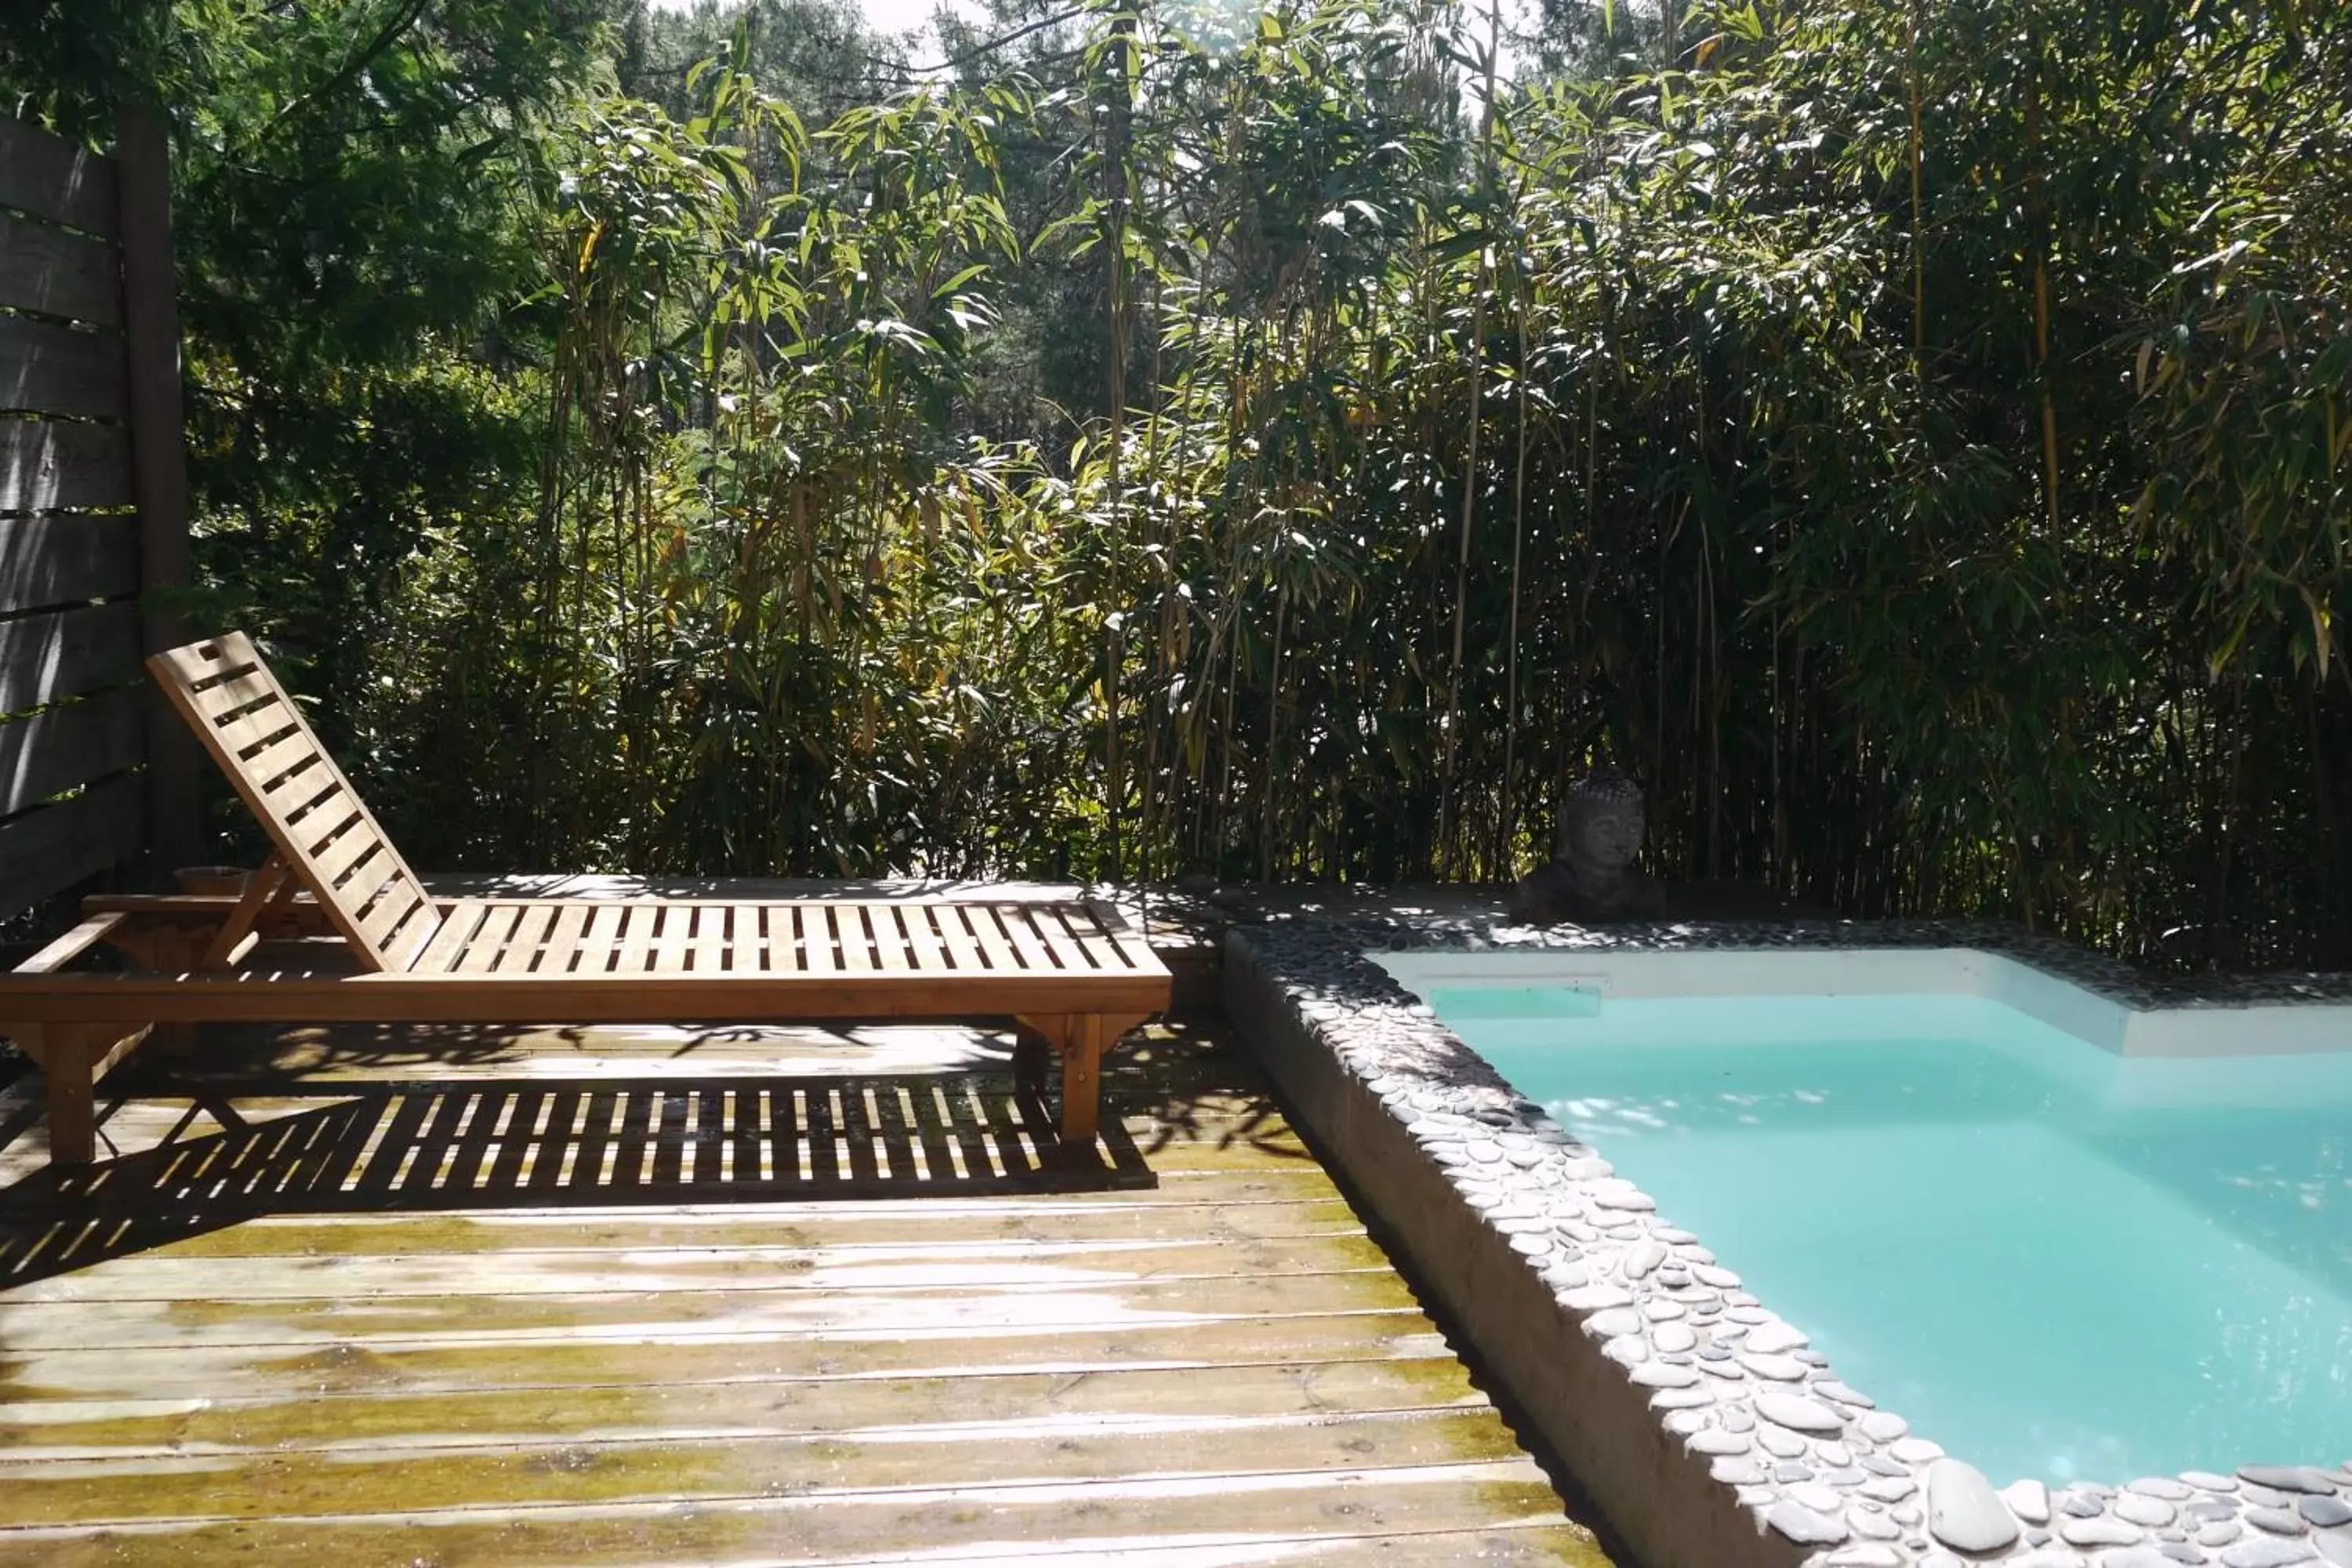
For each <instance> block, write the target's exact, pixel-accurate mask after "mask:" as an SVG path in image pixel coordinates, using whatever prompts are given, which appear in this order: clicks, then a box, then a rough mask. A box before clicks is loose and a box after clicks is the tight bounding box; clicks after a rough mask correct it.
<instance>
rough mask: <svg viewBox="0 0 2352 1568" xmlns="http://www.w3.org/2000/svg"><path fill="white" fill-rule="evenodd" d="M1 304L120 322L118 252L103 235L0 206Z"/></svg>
mask: <svg viewBox="0 0 2352 1568" xmlns="http://www.w3.org/2000/svg"><path fill="white" fill-rule="evenodd" d="M0 305H5V306H8V307H9V308H11V309H13V310H32V311H35V312H37V313H38V314H40V315H44V316H66V317H70V318H71V319H72V320H74V321H89V322H93V323H95V324H97V325H99V326H101V327H120V326H121V324H122V260H121V254H120V253H119V252H118V251H117V250H116V249H115V247H113V246H111V245H110V244H108V243H107V242H106V241H105V240H102V239H96V238H93V237H90V236H89V235H82V234H74V233H72V232H70V231H68V230H66V229H62V228H58V226H55V225H53V224H47V223H34V222H29V221H27V220H26V219H24V218H20V217H12V216H9V215H8V214H6V213H5V212H0Z"/></svg>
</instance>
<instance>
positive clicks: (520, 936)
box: [490, 904, 562, 974]
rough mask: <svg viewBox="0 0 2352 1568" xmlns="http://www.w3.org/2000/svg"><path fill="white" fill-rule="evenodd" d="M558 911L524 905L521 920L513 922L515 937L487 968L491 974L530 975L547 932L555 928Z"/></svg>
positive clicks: (543, 906) (550, 905)
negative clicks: (495, 961) (496, 960)
mask: <svg viewBox="0 0 2352 1568" xmlns="http://www.w3.org/2000/svg"><path fill="white" fill-rule="evenodd" d="M561 912H562V911H560V910H557V909H556V907H555V906H554V905H552V904H527V905H525V906H524V907H523V910H522V914H521V916H520V919H518V920H517V921H515V929H514V935H513V936H512V937H510V938H509V940H508V942H507V949H506V951H505V952H502V953H500V954H499V957H498V962H497V963H493V964H492V965H491V966H490V971H491V973H494V974H521V973H529V972H530V969H531V967H532V964H533V961H534V960H536V959H537V958H538V957H539V950H540V948H541V945H542V944H544V943H545V942H546V941H547V933H548V932H549V931H551V930H553V929H554V926H555V919H556V916H557V915H558V914H559V913H561Z"/></svg>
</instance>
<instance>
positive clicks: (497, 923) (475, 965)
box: [454, 904, 522, 974]
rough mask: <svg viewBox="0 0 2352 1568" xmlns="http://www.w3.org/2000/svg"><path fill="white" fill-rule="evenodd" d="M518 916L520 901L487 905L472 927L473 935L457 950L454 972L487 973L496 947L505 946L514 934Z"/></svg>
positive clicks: (496, 957)
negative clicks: (478, 922) (518, 902)
mask: <svg viewBox="0 0 2352 1568" xmlns="http://www.w3.org/2000/svg"><path fill="white" fill-rule="evenodd" d="M521 918H522V906H521V905H520V904H492V905H491V906H489V908H488V910H487V911H486V912H485V914H484V916H483V919H482V921H481V923H480V925H478V926H477V927H476V928H475V931H474V934H473V935H472V936H470V937H468V938H467V941H466V945H465V948H464V949H463V951H461V952H459V953H458V955H457V968H456V970H455V971H454V973H459V974H488V973H489V972H490V966H491V965H492V964H493V963H496V962H497V960H498V956H499V950H500V949H502V948H504V947H505V946H506V944H507V939H508V938H509V936H510V935H512V934H513V931H514V929H515V926H516V924H517V923H518V922H519V921H520V920H521Z"/></svg>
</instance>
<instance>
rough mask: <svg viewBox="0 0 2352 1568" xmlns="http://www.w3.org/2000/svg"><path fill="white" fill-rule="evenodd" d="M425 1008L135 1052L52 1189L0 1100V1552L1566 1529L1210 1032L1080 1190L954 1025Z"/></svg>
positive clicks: (468, 1550)
mask: <svg viewBox="0 0 2352 1568" xmlns="http://www.w3.org/2000/svg"><path fill="white" fill-rule="evenodd" d="M869 957H871V955H869ZM698 962H699V960H698ZM435 1033H436V1032H431V1031H405V1032H404V1031H395V1030H381V1029H355V1030H288V1031H275V1032H272V1031H262V1030H244V1031H232V1030H213V1031H207V1032H206V1035H205V1039H204V1040H203V1041H202V1042H201V1044H200V1047H199V1049H198V1051H197V1053H196V1054H195V1055H194V1056H191V1057H185V1058H171V1059H155V1060H150V1061H147V1062H144V1063H134V1066H133V1068H132V1069H131V1072H130V1073H129V1074H128V1075H127V1076H126V1077H125V1078H124V1079H122V1081H121V1083H120V1084H115V1083H110V1084H109V1085H107V1086H106V1088H105V1089H104V1090H102V1092H101V1095H100V1101H101V1111H102V1113H103V1121H102V1124H101V1126H102V1131H104V1132H105V1133H106V1135H107V1136H108V1138H109V1139H110V1140H111V1142H112V1143H113V1146H114V1148H115V1150H116V1151H117V1152H118V1157H117V1158H116V1159H114V1160H113V1161H111V1162H110V1163H101V1164H100V1166H99V1167H98V1168H97V1171H96V1175H97V1176H98V1178H99V1179H98V1180H97V1181H95V1182H94V1183H93V1184H92V1185H91V1186H90V1188H89V1190H88V1191H78V1190H76V1189H74V1188H72V1187H70V1186H68V1187H66V1188H64V1189H62V1190H60V1189H58V1188H57V1187H56V1185H55V1179H54V1178H52V1177H50V1176H48V1175H47V1174H46V1173H43V1171H42V1170H41V1168H40V1165H41V1163H40V1159H39V1148H38V1145H39V1143H40V1141H41V1139H40V1130H39V1128H38V1127H37V1126H35V1127H29V1128H27V1127H23V1126H21V1125H18V1126H16V1131H15V1132H14V1135H13V1136H9V1135H7V1134H6V1133H0V1560H5V1561H7V1562H10V1563H18V1562H22V1563H58V1564H81V1563H125V1562H131V1563H142V1564H147V1563H153V1564H159V1565H172V1564H183V1563H184V1564H213V1563H227V1562H240V1563H250V1562H257V1561H261V1562H268V1561H278V1560H285V1559H290V1558H296V1557H299V1558H301V1559H303V1560H321V1559H332V1560H335V1561H337V1562H339V1563H350V1564H354V1565H357V1564H367V1563H417V1562H429V1563H436V1564H443V1565H450V1568H454V1565H457V1564H461V1563H484V1564H489V1563H499V1564H506V1563H513V1564H530V1563H577V1564H606V1563H610V1564H630V1563H674V1562H709V1561H721V1562H737V1561H757V1562H760V1563H779V1564H803V1565H806V1568H819V1565H833V1568H847V1565H849V1564H853V1563H883V1562H903V1561H906V1560H908V1558H910V1557H919V1559H920V1561H922V1562H923V1563H926V1564H929V1565H931V1568H937V1565H938V1564H941V1563H1006V1562H1010V1561H1025V1560H1032V1559H1034V1560H1040V1561H1047V1562H1050V1561H1053V1560H1055V1559H1056V1558H1071V1559H1076V1558H1083V1559H1084V1560H1085V1561H1086V1562H1087V1563H1103V1564H1107V1565H1116V1564H1119V1563H1135V1564H1141V1563H1151V1564H1154V1565H1155V1568H1167V1565H1174V1568H1211V1565H1223V1564H1234V1563H1285V1562H1313V1563H1318V1564H1354V1563H1391V1564H1393V1563H1435V1562H1454V1561H1473V1560H1475V1561H1480V1562H1492V1563H1572V1564H1598V1563H1601V1562H1602V1561H1603V1559H1602V1558H1601V1553H1600V1552H1599V1550H1598V1548H1597V1547H1596V1546H1595V1545H1594V1543H1593V1542H1592V1539H1591V1536H1590V1535H1589V1533H1587V1532H1586V1531H1584V1530H1583V1529H1582V1528H1581V1527H1580V1526H1579V1525H1577V1524H1575V1523H1573V1522H1571V1521H1570V1520H1569V1519H1568V1518H1567V1517H1566V1516H1565V1515H1564V1514H1563V1512H1562V1508H1561V1503H1560V1500H1559V1495H1558V1494H1557V1493H1556V1492H1555V1491H1554V1490H1553V1489H1552V1488H1551V1487H1550V1485H1549V1482H1548V1481H1547V1480H1546V1479H1545V1477H1544V1475H1543V1473H1542V1472H1541V1470H1540V1469H1538V1468H1537V1467H1536V1466H1535V1465H1534V1464H1533V1463H1532V1462H1531V1461H1529V1460H1528V1458H1527V1457H1526V1455H1525V1454H1524V1453H1522V1452H1521V1451H1520V1450H1519V1448H1518V1447H1517V1443H1516V1441H1515V1440H1514V1438H1513V1437H1512V1436H1511V1434H1510V1432H1509V1430H1508V1428H1507V1427H1506V1426H1504V1425H1503V1423H1502V1422H1501V1420H1500V1418H1499V1417H1498V1416H1497V1415H1496V1414H1495V1412H1494V1410H1493V1408H1492V1406H1491V1405H1489V1404H1488V1403H1487V1401H1486V1397H1485V1395H1484V1394H1481V1393H1480V1392H1479V1390H1478V1389H1477V1388H1476V1387H1475V1385H1474V1384H1473V1383H1472V1382H1471V1380H1470V1378H1469V1376H1468V1375H1467V1373H1465V1371H1464V1369H1463V1367H1462V1365H1461V1363H1459V1362H1458V1361H1457V1360H1456V1359H1455V1358H1454V1355H1453V1354H1452V1352H1450V1351H1449V1350H1448V1349H1447V1347H1446V1345H1445V1343H1444V1340H1443V1339H1442V1337H1441V1336H1440V1335H1439V1333H1438V1332H1437V1331H1436V1329H1435V1327H1434V1325H1433V1324H1432V1323H1431V1321H1429V1320H1428V1318H1427V1317H1425V1316H1424V1315H1423V1313H1422V1311H1421V1310H1420V1309H1419V1306H1418V1304H1417V1303H1416V1302H1415V1301H1414V1300H1413V1299H1412V1295H1411V1293H1410V1291H1408V1290H1407V1289H1405V1287H1404V1286H1403V1285H1402V1282H1401V1281H1400V1280H1399V1279H1397V1278H1396V1276H1395V1275H1394V1273H1393V1272H1392V1271H1391V1269H1390V1268H1388V1266H1387V1263H1386V1261H1385V1259H1384V1258H1383V1257H1382V1256H1381V1253H1380V1251H1379V1249H1378V1248H1377V1247H1376V1246H1375V1245H1374V1244H1373V1243H1372V1242H1371V1241H1370V1239H1369V1237H1367V1236H1366V1234H1365V1230H1364V1226H1363V1225H1362V1223H1361V1221H1360V1218H1359V1216H1357V1215H1355V1214H1354V1213H1353V1212H1352V1211H1351V1210H1350V1208H1349V1205H1348V1204H1347V1203H1346V1201H1345V1200H1344V1199H1343V1198H1342V1197H1341V1196H1340V1194H1339V1193H1338V1192H1337V1191H1336V1189H1334V1187H1333V1186H1332V1184H1331V1183H1330V1181H1329V1179H1328V1176H1326V1175H1325V1174H1324V1173H1323V1172H1322V1170H1321V1168H1320V1167H1319V1166H1318V1164H1316V1163H1315V1162H1314V1161H1313V1159H1312V1158H1311V1156H1310V1155H1309V1153H1308V1152H1307V1150H1306V1149H1305V1147H1304V1146H1303V1144H1301V1143H1300V1142H1299V1140H1298V1139H1297V1135H1296V1133H1295V1132H1293V1131H1291V1129H1290V1128H1289V1127H1288V1126H1287V1125H1286V1123H1285V1122H1284V1121H1282V1119H1281V1117H1280V1116H1279V1114H1278V1113H1277V1112H1276V1110H1274V1108H1273V1107H1272V1106H1271V1105H1270V1104H1269V1103H1268V1102H1267V1100H1265V1096H1264V1094H1263V1091H1262V1089H1261V1087H1260V1086H1259V1084H1258V1082H1257V1080H1256V1079H1255V1076H1254V1074H1252V1072H1251V1071H1250V1069H1249V1068H1247V1067H1246V1065H1245V1064H1244V1063H1241V1062H1239V1061H1236V1060H1234V1058H1232V1057H1231V1056H1230V1055H1229V1054H1228V1053H1227V1052H1226V1051H1224V1050H1223V1048H1222V1047H1220V1045H1219V1044H1218V1042H1217V1041H1216V1039H1215V1038H1214V1037H1213V1035H1203V1034H1199V1033H1193V1032H1184V1031H1178V1032H1172V1033H1171V1032H1166V1031H1162V1032H1159V1033H1157V1034H1156V1035H1155V1036H1154V1037H1150V1038H1148V1039H1146V1040H1143V1041H1140V1042H1136V1043H1132V1044H1130V1045H1129V1047H1127V1048H1126V1050H1125V1051H1124V1052H1123V1053H1122V1058H1123V1059H1120V1060H1119V1065H1118V1068H1117V1069H1116V1070H1114V1071H1111V1072H1108V1073H1107V1074H1106V1079H1107V1087H1108V1109H1109V1110H1111V1112H1112V1113H1113V1116H1112V1118H1111V1120H1110V1121H1109V1122H1108V1124H1107V1131H1110V1132H1111V1136H1110V1137H1109V1138H1108V1140H1107V1142H1108V1143H1109V1144H1111V1145H1114V1146H1116V1147H1117V1148H1118V1149H1119V1150H1122V1151H1124V1153H1122V1155H1121V1159H1122V1160H1123V1161H1125V1162H1127V1163H1123V1164H1121V1166H1120V1172H1121V1173H1123V1174H1122V1175H1121V1179H1128V1178H1131V1177H1133V1176H1134V1174H1135V1173H1136V1172H1137V1171H1141V1172H1142V1173H1143V1176H1144V1179H1146V1180H1149V1181H1150V1182H1151V1183H1152V1184H1150V1185H1135V1184H1129V1185H1126V1186H1118V1187H1111V1188H1108V1189H1106V1190H1078V1189H1076V1188H1075V1187H1073V1186H1071V1185H1070V1184H1068V1183H1067V1182H1066V1181H1065V1182H1064V1183H1063V1184H1061V1185H1059V1186H1053V1185H1045V1186H1040V1185H1038V1183H1040V1182H1041V1181H1044V1180H1045V1177H1044V1175H1043V1173H1035V1172H1032V1171H1027V1170H1024V1169H1016V1166H1017V1165H1018V1156H1019V1154H1020V1152H1021V1150H1022V1149H1023V1148H1024V1146H1025V1145H1024V1143H1023V1140H1024V1139H1025V1138H1027V1137H1028V1133H1027V1131H1026V1124H1025V1123H1024V1122H1023V1121H1022V1120H1021V1118H1022V1116H1023V1115H1024V1112H1023V1111H1022V1110H1021V1109H1020V1108H1019V1106H1018V1105H1017V1104H1016V1103H1015V1102H1014V1101H1013V1100H1012V1098H1011V1096H1010V1092H1009V1082H1010V1080H1009V1074H1007V1073H1004V1072H1003V1071H1001V1070H992V1071H988V1072H985V1073H984V1074H983V1076H982V1078H981V1079H977V1080H975V1079H971V1078H969V1077H968V1076H966V1075H968V1074H969V1073H970V1071H971V1068H972V1067H973V1066H974V1065H979V1066H981V1067H982V1068H984V1069H989V1068H995V1069H1001V1068H1003V1066H1004V1065H1005V1064H1004V1061H1003V1058H1004V1057H1005V1054H1006V1047H1005V1044H1004V1042H1003V1041H1001V1040H997V1039H992V1038H990V1037H984V1036H977V1035H973V1034H971V1033H970V1032H968V1031H959V1030H937V1029H898V1030H876V1031H862V1030H853V1031H845V1032H835V1031H805V1030H804V1031H798V1032H795V1031H789V1030H732V1031H701V1032H694V1031H686V1030H657V1029H616V1030H603V1029H600V1030H592V1031H585V1032H582V1031H571V1032H557V1031H531V1030H520V1031H491V1032H478V1033H474V1034H468V1035H465V1036H463V1037H460V1039H459V1047H460V1048H457V1049H455V1050H452V1049H450V1048H448V1047H449V1046H450V1044H451V1038H450V1037H449V1036H448V1035H447V1034H446V1032H443V1033H442V1034H441V1037H439V1038H437V1039H432V1038H429V1037H431V1036H432V1035H434V1034H435ZM436 1047H438V1048H436ZM934 1073H935V1074H939V1075H941V1076H929V1074H934ZM780 1085H789V1086H791V1094H790V1095H789V1096H787V1099H788V1100H789V1102H790V1108H791V1110H792V1112H793V1120H792V1121H791V1123H790V1124H789V1125H785V1124H782V1123H777V1122H774V1121H773V1120H772V1118H770V1117H769V1113H770V1112H771V1111H772V1110H775V1109H776V1107H775V1105H773V1104H772V1103H771V1100H772V1099H773V1097H774V1096H775V1095H776V1093H777V1091H778V1086H780ZM934 1090H938V1091H940V1098H938V1099H932V1098H928V1097H931V1096H932V1095H933V1091H934ZM902 1091H903V1092H902ZM967 1091H968V1092H969V1100H968V1103H966V1104H965V1105H963V1107H962V1108H961V1110H954V1111H953V1113H952V1114H950V1111H949V1110H945V1109H942V1107H944V1105H945V1098H944V1097H945V1096H949V1095H964V1094H966V1093H967ZM763 1097H766V1098H763ZM927 1107H928V1109H927ZM524 1110H529V1111H530V1115H532V1116H533V1117H534V1118H536V1119H537V1120H536V1121H535V1122H534V1123H533V1125H534V1126H540V1127H542V1128H545V1129H550V1130H552V1131H540V1132H537V1133H533V1134H531V1135H530V1136H528V1137H524V1136H520V1135H518V1134H516V1133H515V1132H514V1126H515V1119H516V1118H517V1117H518V1116H520V1115H521V1114H522V1113H523V1111H524ZM0 1115H5V1110H0ZM747 1116H749V1117H751V1118H752V1119H753V1120H754V1121H759V1125H757V1126H748V1125H745V1124H743V1122H742V1119H743V1118H744V1117H747ZM565 1118H569V1119H570V1120H569V1121H565V1120H564V1119H565ZM761 1118H769V1119H768V1120H764V1121H762V1120H760V1119H761ZM958 1118H961V1120H958ZM23 1120H24V1119H23V1118H22V1117H21V1116H19V1117H17V1118H16V1122H17V1123H21V1122H22V1121H23ZM501 1128H503V1129H505V1130H506V1131H505V1132H504V1133H503V1134H502V1135H501V1137H497V1138H494V1137H490V1136H488V1133H490V1132H495V1131H499V1129H501ZM564 1129H569V1131H564ZM521 1143H529V1144H530V1145H531V1147H530V1149H528V1150H526V1151H524V1152H522V1153H520V1154H518V1153H515V1152H513V1146H515V1145H518V1144H521ZM820 1144H821V1145H822V1148H820V1147H819V1145H820ZM746 1148H756V1149H760V1150H767V1151H779V1150H781V1151H783V1152H784V1160H785V1163H790V1164H792V1165H793V1167H794V1169H793V1171H792V1173H791V1179H790V1182H789V1183H788V1184H785V1185H783V1186H779V1185H777V1183H776V1182H774V1181H772V1182H771V1183H770V1184H769V1186H767V1187H761V1188H760V1189H759V1190H758V1191H756V1192H752V1191H748V1190H745V1189H743V1188H742V1187H741V1186H740V1184H735V1183H733V1182H732V1180H731V1178H733V1177H735V1176H738V1175H740V1174H741V1170H740V1167H739V1164H738V1163H737V1162H738V1156H739V1152H740V1151H741V1150H743V1149H746ZM714 1151H717V1152H719V1153H718V1154H717V1155H714ZM1008 1154H1009V1155H1010V1156H1011V1157H1008ZM721 1156H723V1157H721ZM763 1157H764V1156H763ZM540 1163H544V1164H546V1165H547V1166H548V1167H549V1168H550V1169H551V1171H554V1172H556V1173H557V1174H558V1175H559V1176H561V1177H562V1179H561V1180H553V1181H550V1182H541V1181H539V1180H538V1179H537V1177H536V1176H535V1171H536V1169H537V1165H538V1164H540ZM763 1169H764V1170H765V1171H766V1173H767V1175H768V1176H769V1177H774V1178H777V1180H778V1181H781V1180H782V1177H781V1175H780V1173H781V1171H782V1165H781V1164H779V1163H777V1162H776V1161H775V1160H773V1159H770V1160H768V1162H767V1164H766V1165H765V1166H764V1167H763ZM583 1173H585V1174H583ZM575 1178H576V1179H575ZM736 1190H745V1191H746V1195H745V1196H743V1197H742V1198H740V1199H731V1200H730V1196H729V1194H730V1191H736Z"/></svg>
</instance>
